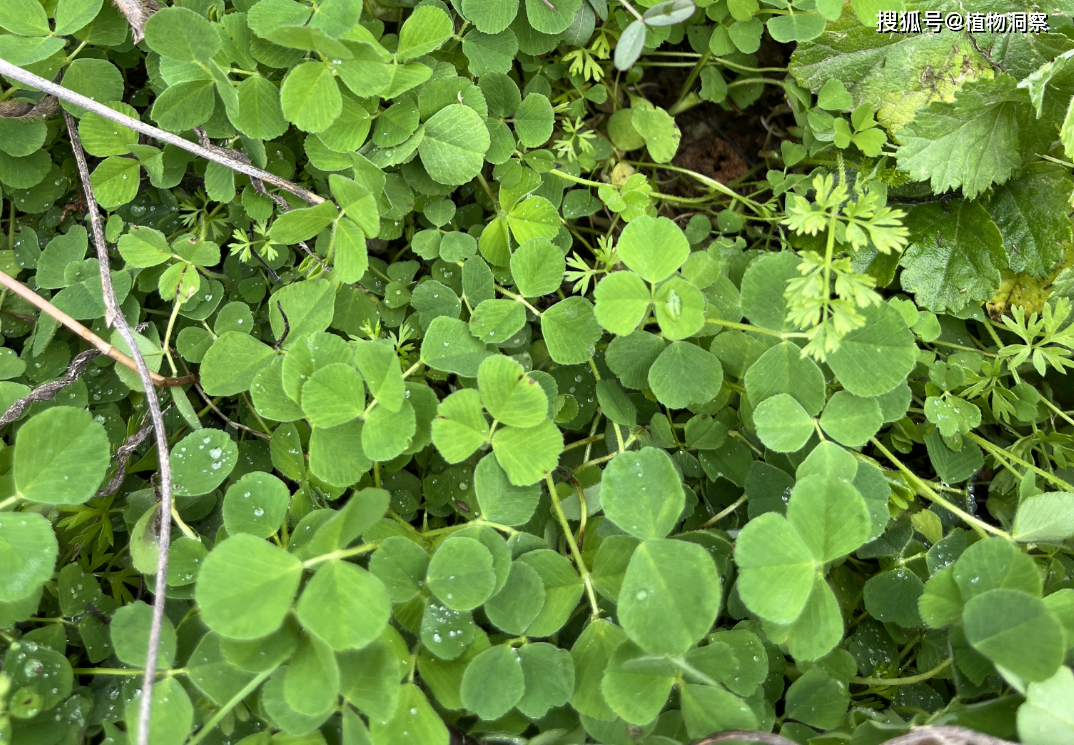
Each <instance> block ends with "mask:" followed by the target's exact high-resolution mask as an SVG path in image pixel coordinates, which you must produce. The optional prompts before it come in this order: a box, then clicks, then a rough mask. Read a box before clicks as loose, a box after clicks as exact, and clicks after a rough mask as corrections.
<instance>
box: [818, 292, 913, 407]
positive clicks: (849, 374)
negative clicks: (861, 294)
mask: <svg viewBox="0 0 1074 745" xmlns="http://www.w3.org/2000/svg"><path fill="white" fill-rule="evenodd" d="M903 276H904V278H905V272H904V273H903ZM903 281H904V282H905V281H906V280H905V279H904V280H903ZM861 312H862V315H863V316H865V325H864V326H862V327H861V328H858V329H854V330H853V331H851V332H850V333H848V334H847V335H846V336H844V337H843V338H842V339H841V340H840V342H839V348H838V349H836V350H835V351H834V352H832V353H831V354H830V355H829V356H828V364H829V365H830V366H831V368H832V372H834V373H835V376H836V377H837V378H838V379H839V382H840V383H842V384H843V387H844V388H846V389H847V390H848V391H850V392H851V393H853V394H854V395H856V396H862V397H866V398H868V397H870V396H879V395H881V394H882V393H887V392H888V391H890V390H891V389H892V388H894V387H895V386H897V385H898V384H899V383H901V382H903V381H904V380H905V379H906V376H907V375H909V374H910V371H911V370H913V368H914V364H915V363H916V361H917V345H916V344H915V343H914V335H913V333H911V331H910V329H908V328H907V327H906V322H905V321H904V320H903V318H902V316H901V315H900V314H899V312H898V311H897V310H895V309H894V308H892V307H891V306H890V305H888V304H887V303H881V304H880V305H875V306H870V307H868V308H864V309H862V311H861Z"/></svg>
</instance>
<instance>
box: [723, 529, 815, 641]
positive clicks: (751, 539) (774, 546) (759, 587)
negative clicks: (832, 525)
mask: <svg viewBox="0 0 1074 745" xmlns="http://www.w3.org/2000/svg"><path fill="white" fill-rule="evenodd" d="M735 563H736V564H737V565H738V568H739V578H738V583H737V585H736V587H737V588H738V593H739V595H740V596H741V598H742V602H743V603H745V604H746V607H747V608H749V609H750V610H752V611H753V612H754V613H756V614H757V615H758V616H760V617H761V618H764V619H767V620H770V621H773V622H776V623H791V622H793V621H794V620H795V619H796V618H798V616H799V615H800V614H801V613H802V609H803V608H804V607H805V604H806V601H807V600H808V599H809V595H810V593H811V591H812V589H813V577H814V575H815V574H816V564H815V562H814V559H813V553H812V552H811V551H810V549H809V546H808V545H807V544H806V543H805V541H803V540H802V537H801V536H800V535H799V534H798V531H796V530H795V529H794V528H793V527H792V526H791V524H790V523H789V522H787V520H786V519H785V518H784V517H782V516H781V515H778V514H776V513H772V512H769V513H766V514H764V515H761V516H759V517H756V518H754V519H753V520H750V521H749V523H747V525H746V527H745V528H743V529H742V532H741V533H740V534H739V536H738V540H737V541H736V543H735Z"/></svg>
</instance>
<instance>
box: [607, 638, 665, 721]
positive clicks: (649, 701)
mask: <svg viewBox="0 0 1074 745" xmlns="http://www.w3.org/2000/svg"><path fill="white" fill-rule="evenodd" d="M674 673H675V668H674V667H673V666H672V665H671V663H670V662H669V661H668V660H667V659H661V658H657V659H653V656H651V655H647V654H646V652H645V650H643V649H641V648H640V647H639V646H638V645H636V644H635V643H633V642H630V641H628V642H626V643H624V644H620V645H619V648H618V649H616V650H615V653H614V654H613V655H612V658H611V660H610V662H609V665H608V669H607V670H606V671H605V672H604V677H603V679H602V680H601V686H600V687H601V691H602V692H603V694H604V698H605V700H606V701H607V702H608V704H609V705H610V706H611V707H612V709H613V710H614V711H615V713H616V714H618V715H619V716H620V717H622V718H623V719H624V720H626V721H627V722H630V723H632V724H648V723H649V722H652V721H655V720H656V718H657V716H658V715H659V714H660V710H661V709H662V708H664V704H666V703H667V700H668V695H669V694H670V693H671V687H672V686H673V685H674V684H675V676H674Z"/></svg>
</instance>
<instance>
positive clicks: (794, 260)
mask: <svg viewBox="0 0 1074 745" xmlns="http://www.w3.org/2000/svg"><path fill="white" fill-rule="evenodd" d="M800 263H801V261H800V260H799V258H798V257H797V256H796V255H795V254H794V253H793V252H790V251H784V252H780V253H768V254H762V255H761V256H759V257H758V258H756V259H754V260H753V261H752V262H751V263H750V265H749V268H748V269H746V273H745V274H744V275H742V288H741V289H742V299H741V303H742V315H744V316H746V318H748V319H749V320H750V322H751V323H753V324H755V325H757V326H761V327H763V328H766V329H772V330H773V331H781V332H785V331H794V330H795V329H794V328H793V324H792V323H791V322H790V321H788V320H787V297H786V295H785V294H784V292H785V291H786V289H787V282H788V281H789V280H791V279H796V278H798V277H801V276H802V275H801V273H800V272H799V271H798V265H799V264H800Z"/></svg>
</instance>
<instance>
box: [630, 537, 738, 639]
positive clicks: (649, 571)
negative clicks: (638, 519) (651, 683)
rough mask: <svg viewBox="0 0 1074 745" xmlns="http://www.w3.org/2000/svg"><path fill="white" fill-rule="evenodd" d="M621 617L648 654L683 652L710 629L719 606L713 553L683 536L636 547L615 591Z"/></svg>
mask: <svg viewBox="0 0 1074 745" xmlns="http://www.w3.org/2000/svg"><path fill="white" fill-rule="evenodd" d="M618 608H619V620H620V622H621V623H622V624H623V630H624V631H626V633H627V636H629V637H630V638H631V639H632V640H633V641H634V642H635V643H636V644H637V645H638V646H640V647H641V648H642V649H644V650H646V651H647V652H650V653H652V654H682V653H684V652H686V650H688V649H689V648H690V647H691V646H693V645H694V644H695V643H696V642H697V641H698V640H700V639H701V637H703V636H704V635H705V634H707V633H708V631H709V629H710V628H711V627H712V624H713V622H714V621H715V620H716V614H717V612H718V611H719V609H720V577H719V573H718V572H717V571H716V565H715V563H714V562H713V561H712V557H711V556H710V555H709V553H708V552H707V551H705V549H704V548H702V547H701V546H699V545H697V544H694V543H687V542H685V541H673V540H665V539H654V540H646V541H644V542H643V543H642V544H641V545H640V546H638V548H637V549H636V550H635V551H634V554H633V556H632V557H631V559H630V564H629V566H627V570H626V575H625V576H624V577H623V586H622V589H621V591H620V593H619V604H618Z"/></svg>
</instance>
